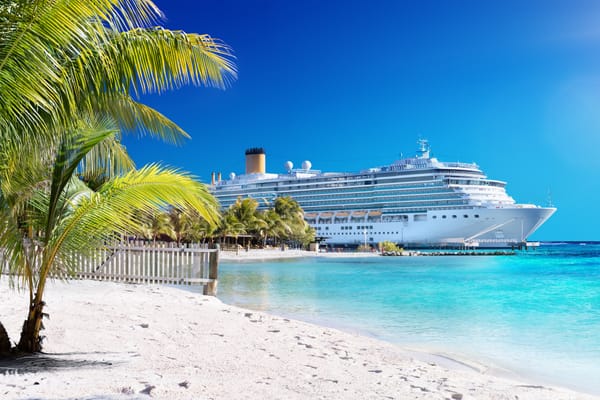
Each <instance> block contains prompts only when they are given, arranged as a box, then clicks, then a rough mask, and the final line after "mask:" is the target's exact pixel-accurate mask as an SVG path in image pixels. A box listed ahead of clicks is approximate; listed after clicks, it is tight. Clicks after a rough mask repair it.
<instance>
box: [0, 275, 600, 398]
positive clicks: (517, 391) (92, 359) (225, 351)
mask: <svg viewBox="0 0 600 400" xmlns="http://www.w3.org/2000/svg"><path fill="white" fill-rule="evenodd" d="M2 278H4V279H2V280H0V289H2V290H1V291H0V315H1V316H2V317H1V318H2V322H3V323H4V325H5V327H6V329H7V330H8V333H9V335H10V337H11V340H13V341H14V340H17V339H18V336H17V335H18V333H19V329H20V326H21V323H22V320H23V318H24V316H25V310H26V306H27V304H26V295H25V293H18V292H15V291H12V290H10V289H8V282H7V279H6V277H2ZM46 303H47V308H46V311H47V312H48V313H49V314H50V319H49V320H46V321H45V322H44V323H45V325H46V331H44V332H43V333H44V334H45V335H46V336H47V339H46V341H45V347H44V351H45V352H46V353H44V354H41V355H38V356H35V357H29V358H26V359H20V360H14V361H0V395H2V398H3V399H17V398H40V399H54V398H63V397H68V398H78V397H81V396H85V397H86V398H87V397H89V398H94V399H117V398H125V399H140V398H141V399H144V398H148V397H149V396H152V397H155V398H169V399H192V398H194V399H195V398H235V399H237V398H240V399H241V398H244V399H245V398H248V399H250V398H267V399H277V398H291V399H304V398H314V397H320V398H323V399H339V398H350V399H363V398H368V399H370V398H386V397H390V398H402V399H404V398H414V399H439V398H444V399H445V398H448V399H457V398H461V399H465V400H466V399H514V398H515V396H518V398H519V399H566V398H569V399H599V398H600V397H594V396H592V395H588V394H584V393H577V392H574V391H571V390H568V389H563V388H559V387H551V386H545V385H544V386H542V385H539V384H536V383H533V384H532V383H531V382H526V381H524V380H523V378H519V379H517V380H515V379H513V378H511V379H508V378H505V377H501V376H496V375H495V374H492V373H490V371H489V370H488V367H487V366H485V365H484V368H475V367H473V366H474V365H475V366H477V365H483V364H478V363H477V362H476V361H470V360H461V359H455V358H454V357H452V356H449V357H447V356H446V355H439V354H428V353H422V352H419V351H414V350H409V349H404V348H402V347H399V346H397V345H394V344H391V343H387V342H384V341H380V340H377V339H373V338H370V337H366V336H360V335H357V334H352V333H347V332H343V331H340V330H337V329H333V328H327V327H322V326H318V325H313V324H309V323H305V322H301V321H296V320H292V319H288V318H282V317H278V316H275V315H271V314H267V313H263V312H257V311H252V310H246V309H242V308H238V307H234V306H229V305H226V304H224V303H222V302H221V301H220V300H218V299H216V298H213V297H207V296H202V295H200V294H197V293H193V292H189V291H186V290H182V289H179V288H173V287H167V286H157V285H133V284H122V283H110V282H95V281H70V282H67V283H64V282H52V283H50V285H49V286H48V292H47V297H46ZM115 377H118V378H115Z"/></svg>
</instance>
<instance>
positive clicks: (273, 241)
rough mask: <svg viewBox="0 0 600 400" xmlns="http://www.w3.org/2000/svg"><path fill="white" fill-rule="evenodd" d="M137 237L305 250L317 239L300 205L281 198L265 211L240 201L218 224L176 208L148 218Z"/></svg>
mask: <svg viewBox="0 0 600 400" xmlns="http://www.w3.org/2000/svg"><path fill="white" fill-rule="evenodd" d="M136 236H137V237H139V238H142V239H147V240H151V241H156V240H157V239H159V240H162V241H176V242H177V243H178V244H179V243H197V242H202V243H211V244H212V243H215V242H219V243H220V244H221V245H226V244H227V243H230V242H233V244H234V245H237V244H238V242H240V241H241V240H239V238H240V237H243V238H244V240H243V243H244V244H246V245H252V246H255V247H266V246H267V245H275V246H278V245H281V244H289V245H294V246H296V247H304V246H306V245H308V244H309V243H311V242H313V241H314V240H315V231H314V229H313V228H311V227H310V226H309V225H308V224H307V223H306V221H304V213H303V211H302V209H301V208H300V206H299V205H298V203H297V202H296V201H295V200H294V199H292V198H291V197H287V196H285V197H278V198H276V199H275V201H274V202H273V205H272V206H271V207H269V208H267V209H265V210H260V209H259V203H258V202H257V201H256V200H254V199H252V198H243V199H242V198H239V199H238V200H237V201H236V202H235V203H234V204H233V205H231V207H229V208H228V209H227V210H224V212H223V213H222V215H221V216H220V218H219V220H218V222H217V224H216V225H214V224H210V223H208V222H207V220H206V219H205V218H202V217H201V216H199V215H198V214H194V213H187V214H185V213H182V212H181V211H180V210H178V209H177V208H175V207H170V208H169V209H167V210H162V211H157V212H155V213H153V214H151V215H148V216H147V217H146V218H145V219H144V220H143V221H142V222H141V226H140V228H139V230H138V231H137V233H136Z"/></svg>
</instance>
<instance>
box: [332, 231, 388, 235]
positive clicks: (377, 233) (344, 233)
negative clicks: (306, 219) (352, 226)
mask: <svg viewBox="0 0 600 400" xmlns="http://www.w3.org/2000/svg"><path fill="white" fill-rule="evenodd" d="M369 233H370V234H371V235H393V234H394V233H395V234H396V235H398V234H400V232H369ZM362 234H363V233H362V232H333V233H331V235H362Z"/></svg>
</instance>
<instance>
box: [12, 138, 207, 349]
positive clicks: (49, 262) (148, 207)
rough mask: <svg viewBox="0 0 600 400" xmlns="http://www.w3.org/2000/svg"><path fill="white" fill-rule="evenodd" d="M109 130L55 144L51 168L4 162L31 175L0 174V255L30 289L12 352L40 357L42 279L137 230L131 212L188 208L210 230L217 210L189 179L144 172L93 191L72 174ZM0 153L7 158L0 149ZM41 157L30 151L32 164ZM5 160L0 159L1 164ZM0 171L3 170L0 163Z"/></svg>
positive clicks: (68, 268)
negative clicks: (204, 219)
mask: <svg viewBox="0 0 600 400" xmlns="http://www.w3.org/2000/svg"><path fill="white" fill-rule="evenodd" d="M111 134H113V132H112V131H110V130H105V131H101V130H90V131H83V132H79V133H78V135H76V137H73V135H68V134H67V135H64V136H63V137H62V138H61V140H60V141H59V142H58V143H57V147H56V149H55V150H54V151H55V154H54V157H51V158H50V160H51V164H49V167H50V168H46V169H45V171H47V173H44V172H43V171H44V168H39V167H38V165H37V164H43V163H44V162H45V161H44V160H43V159H36V160H28V159H27V158H28V157H27V156H23V157H20V158H19V157H18V156H16V155H9V157H8V159H10V160H17V161H18V163H16V164H15V165H14V166H13V168H14V170H16V169H25V170H27V169H28V168H30V166H33V168H30V171H29V172H30V173H23V174H17V175H14V174H12V172H13V168H7V167H5V168H3V170H2V171H1V172H0V182H1V184H0V212H1V217H2V220H3V221H4V226H3V227H2V230H0V248H2V253H3V254H2V255H3V257H4V258H5V259H9V260H11V263H10V273H11V274H12V275H14V276H18V277H20V278H19V279H21V280H22V281H23V282H22V284H23V285H24V286H25V287H27V288H28V290H29V300H30V308H29V313H28V316H27V320H26V321H25V322H24V324H23V330H22V332H21V339H20V341H19V343H18V345H17V348H18V350H20V351H23V352H37V351H40V350H41V341H40V335H39V334H40V330H41V329H42V318H43V316H44V313H43V308H44V302H43V294H44V289H45V284H46V281H47V278H48V277H49V276H51V275H53V276H64V275H65V274H68V273H72V272H73V271H75V270H76V267H77V258H78V257H77V256H78V255H85V254H87V253H88V252H89V251H90V250H91V249H93V248H97V247H98V246H101V245H102V244H103V243H105V242H106V241H109V240H111V239H115V238H118V237H119V236H120V235H121V234H124V233H125V232H128V231H129V230H130V229H131V227H134V229H136V228H137V229H139V222H138V219H137V211H138V210H142V211H143V212H145V213H152V212H156V211H159V210H161V209H163V208H164V207H166V206H168V205H174V206H176V207H178V208H179V209H181V210H190V209H193V210H195V211H196V212H198V213H200V214H201V215H202V216H203V217H204V218H206V219H207V220H209V221H212V222H213V223H215V222H216V218H217V215H218V214H217V211H216V209H217V203H216V201H215V200H214V198H213V197H212V196H211V195H210V194H209V193H208V191H207V189H206V187H205V186H204V185H202V184H200V183H198V182H196V181H194V180H193V179H192V178H191V177H189V176H188V175H185V174H182V173H178V172H177V171H175V170H168V169H164V168H160V167H158V166H156V165H150V166H148V167H144V168H142V169H140V170H132V171H130V172H127V173H125V174H123V175H121V176H116V177H113V178H111V179H110V180H109V181H107V182H106V183H105V184H103V185H101V186H100V187H99V188H98V190H96V191H94V190H92V189H90V188H89V187H88V186H86V185H85V184H84V182H83V181H81V180H80V179H79V178H78V177H77V174H76V170H77V166H78V165H80V163H81V160H82V159H83V158H84V157H85V156H86V154H88V153H89V152H90V151H91V149H93V148H94V147H95V146H96V145H97V144H98V143H100V142H101V141H102V140H104V139H106V138H108V137H110V135H111ZM2 150H4V152H2V153H3V154H6V151H10V148H8V149H7V147H6V146H3V149H2ZM41 152H42V151H33V152H32V154H34V157H35V156H36V155H37V154H39V153H41ZM2 161H4V160H2ZM1 165H6V164H5V163H2V164H1Z"/></svg>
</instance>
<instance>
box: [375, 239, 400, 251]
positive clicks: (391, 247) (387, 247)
mask: <svg viewBox="0 0 600 400" xmlns="http://www.w3.org/2000/svg"><path fill="white" fill-rule="evenodd" d="M379 250H380V251H384V252H388V251H389V252H393V251H397V252H402V251H403V250H404V249H403V248H402V247H398V245H397V244H396V243H393V242H389V241H385V242H381V243H379Z"/></svg>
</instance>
